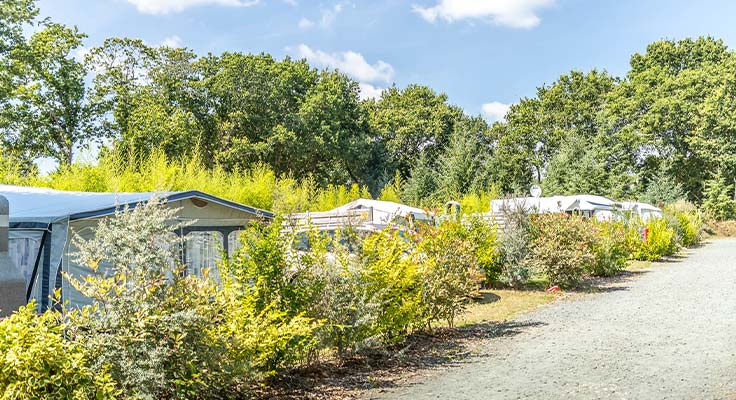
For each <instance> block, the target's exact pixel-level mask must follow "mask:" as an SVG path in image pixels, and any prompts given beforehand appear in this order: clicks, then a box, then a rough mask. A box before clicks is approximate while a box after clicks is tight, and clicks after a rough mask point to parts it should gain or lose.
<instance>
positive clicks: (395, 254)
mask: <svg viewBox="0 0 736 400" xmlns="http://www.w3.org/2000/svg"><path fill="white" fill-rule="evenodd" d="M411 251H412V248H411V245H410V243H409V242H408V241H407V240H406V239H405V238H404V237H402V235H401V234H400V233H399V232H391V231H386V232H378V233H374V234H372V235H370V236H368V237H367V238H366V239H365V240H364V241H363V245H362V249H361V252H360V258H361V262H362V263H363V265H364V267H363V268H364V270H363V278H362V279H363V281H364V282H365V285H366V287H367V289H368V293H369V294H371V295H374V296H377V301H378V302H379V303H380V304H381V310H380V314H379V316H378V320H377V322H376V334H377V335H379V336H380V340H382V341H383V342H385V343H395V342H397V341H401V340H402V339H403V338H404V336H405V335H407V334H408V333H410V332H411V331H412V329H415V328H419V327H421V326H422V325H423V321H424V320H423V314H422V313H423V306H422V297H421V291H420V290H421V286H420V282H421V280H420V279H421V278H420V275H419V273H420V272H419V266H418V265H417V264H416V263H415V260H414V259H413V258H412V257H410V256H409V254H410V252H411Z"/></svg>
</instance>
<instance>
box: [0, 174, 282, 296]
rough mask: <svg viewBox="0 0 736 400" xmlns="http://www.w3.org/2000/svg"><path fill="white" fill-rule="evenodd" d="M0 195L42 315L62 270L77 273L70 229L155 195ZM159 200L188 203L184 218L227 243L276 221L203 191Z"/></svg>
mask: <svg viewBox="0 0 736 400" xmlns="http://www.w3.org/2000/svg"><path fill="white" fill-rule="evenodd" d="M0 195H3V196H5V197H6V198H7V199H8V201H9V203H10V228H11V249H12V251H14V252H15V253H14V254H12V255H11V256H12V257H14V258H13V259H14V260H16V262H17V263H18V264H19V266H20V267H22V268H23V270H24V273H25V274H26V277H27V278H26V279H27V283H28V284H29V289H28V294H29V297H30V298H35V299H37V300H38V303H39V309H42V308H44V307H45V306H47V305H48V295H49V294H51V293H53V291H54V289H55V288H57V287H60V285H61V282H60V279H59V277H60V276H61V274H59V269H60V268H67V269H72V270H73V265H72V264H73V263H70V262H69V260H68V257H67V254H66V252H67V248H68V246H69V230H70V226H72V225H74V224H77V225H78V224H83V223H85V222H92V223H94V219H95V218H99V217H103V216H106V215H111V214H113V213H115V211H116V210H118V209H120V208H121V207H124V206H130V207H135V206H136V205H138V204H140V203H143V202H146V201H148V200H150V199H151V197H152V196H153V195H154V193H150V192H146V193H88V192H66V191H61V190H53V189H47V188H35V187H21V186H12V185H0ZM159 195H161V196H162V197H164V198H165V200H166V201H167V202H169V203H172V202H177V204H178V205H181V204H183V203H182V202H183V201H185V200H188V199H190V200H192V202H191V204H193V205H190V206H189V207H184V209H183V210H182V211H181V212H187V215H188V216H189V218H193V219H195V220H199V221H200V225H202V226H203V227H211V228H213V229H220V230H221V231H222V232H221V233H222V235H221V236H222V237H224V236H226V235H228V234H229V233H231V232H233V231H237V229H238V227H241V228H242V226H244V225H245V223H246V222H245V221H247V220H249V219H252V218H258V217H260V218H272V217H273V214H272V213H270V212H268V211H263V210H259V209H256V208H252V207H249V206H245V205H242V204H238V203H234V202H231V201H228V200H224V199H221V198H218V197H215V196H212V195H208V194H206V193H202V192H198V191H184V192H165V193H159ZM197 200H203V201H201V202H198V201H197ZM186 204H190V202H186ZM197 204H200V205H197ZM208 204H210V205H209V206H208ZM218 207H219V208H218ZM187 210H189V211H187ZM213 213H214V214H213ZM201 217H202V218H201ZM200 218H201V219H200ZM93 225H94V224H93ZM203 229H204V228H203ZM39 240H40V243H38V241H39ZM221 241H222V240H221ZM222 244H224V242H223V243H222ZM224 245H225V246H227V244H224ZM33 249H36V250H35V251H36V253H37V254H36V255H35V256H34V257H33V259H34V261H33V262H31V260H30V253H32V252H33ZM39 249H40V250H39ZM192 251H193V249H192ZM192 251H190V253H191V252H192ZM190 258H192V259H194V255H193V254H192V255H190ZM65 271H66V269H65ZM67 289H68V288H67ZM67 291H69V290H67Z"/></svg>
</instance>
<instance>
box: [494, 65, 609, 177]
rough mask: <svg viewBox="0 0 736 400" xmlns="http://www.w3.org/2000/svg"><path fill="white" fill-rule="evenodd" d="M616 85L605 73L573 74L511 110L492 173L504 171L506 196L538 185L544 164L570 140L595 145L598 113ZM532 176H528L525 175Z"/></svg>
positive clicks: (499, 131) (502, 127)
mask: <svg viewBox="0 0 736 400" xmlns="http://www.w3.org/2000/svg"><path fill="white" fill-rule="evenodd" d="M615 83H616V80H615V79H614V78H612V77H611V76H610V75H608V74H607V73H606V72H599V71H597V70H592V71H590V72H588V73H583V72H580V71H572V72H570V73H569V74H565V75H562V76H560V78H559V79H558V80H557V81H555V82H554V83H553V84H551V85H549V86H542V87H539V88H538V89H537V95H536V96H535V97H533V98H525V99H522V100H521V101H520V102H519V103H518V104H514V105H512V106H511V109H510V110H509V112H508V114H507V115H506V120H507V121H506V123H505V124H500V125H499V126H498V127H496V128H495V129H494V131H495V133H496V135H497V160H496V163H497V164H498V167H497V168H496V170H498V171H501V170H503V171H504V172H503V174H504V175H505V176H502V181H501V183H502V186H503V189H504V190H506V191H512V190H514V189H519V188H526V187H528V185H529V184H531V183H532V180H533V181H535V182H537V183H538V182H541V181H542V178H543V177H544V171H545V169H546V168H547V165H548V163H549V162H550V160H551V159H552V157H554V155H555V154H556V153H557V152H558V150H559V148H560V146H561V145H562V143H563V141H564V140H565V139H566V138H568V137H570V136H573V135H574V136H578V137H580V138H583V139H584V140H593V138H594V137H596V135H597V134H598V132H599V126H600V123H599V120H598V114H599V112H600V111H601V109H602V107H603V105H604V104H605V98H606V95H607V94H608V93H609V92H610V91H611V90H612V89H613V88H614V86H615ZM529 174H531V177H530V176H529Z"/></svg>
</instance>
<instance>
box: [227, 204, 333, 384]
mask: <svg viewBox="0 0 736 400" xmlns="http://www.w3.org/2000/svg"><path fill="white" fill-rule="evenodd" d="M282 226H283V225H282V221H281V220H280V219H276V220H275V221H274V222H272V223H271V224H263V223H259V222H254V223H252V224H251V225H250V226H248V228H247V229H246V230H245V232H243V233H242V234H241V236H240V242H241V244H242V246H241V247H240V248H239V249H238V250H237V251H236V252H235V253H234V254H233V255H232V256H231V257H230V259H228V260H226V261H225V262H224V263H223V270H224V271H225V272H226V273H225V275H227V276H228V279H227V283H228V285H227V288H228V291H227V293H228V294H229V295H230V297H231V298H230V299H227V298H225V299H226V300H227V302H228V304H230V306H231V307H235V308H236V309H237V308H242V309H243V311H242V313H239V312H238V310H232V311H230V314H231V315H232V316H233V318H234V320H233V321H228V323H230V324H235V325H236V326H239V327H241V329H245V330H246V331H247V330H249V329H252V328H251V327H250V324H251V322H250V321H249V320H248V318H249V316H250V315H256V316H258V318H260V319H262V320H265V321H268V325H266V326H264V327H263V328H262V329H264V333H258V332H257V334H259V335H260V334H265V332H272V333H273V334H274V335H276V336H273V335H272V336H271V339H269V345H265V344H264V346H263V347H262V348H255V349H253V350H252V351H253V355H254V356H255V358H256V359H257V361H258V362H257V363H254V364H253V366H254V368H256V369H257V370H258V371H260V373H262V374H266V375H271V374H273V373H275V372H276V371H277V370H279V369H282V368H287V367H291V366H294V365H297V364H298V363H300V362H304V361H305V360H306V359H307V357H308V356H309V354H310V353H312V352H313V351H315V350H316V349H317V343H316V338H315V337H314V330H315V329H317V328H318V327H319V325H321V323H320V322H319V321H316V320H315V319H314V318H312V315H311V314H310V312H313V305H314V304H315V302H316V301H317V300H318V299H319V297H320V296H321V295H322V293H323V291H324V282H323V280H322V279H321V277H320V276H319V274H318V272H317V267H318V266H319V264H320V263H324V254H325V251H326V240H325V239H322V238H320V237H318V236H315V235H310V243H311V245H312V247H311V248H310V250H308V251H300V252H298V251H296V250H294V249H293V244H294V243H295V239H296V233H295V232H289V231H285V230H282ZM243 327H245V328H243ZM253 329H254V328H253ZM246 349H247V347H246ZM246 353H247V352H246Z"/></svg>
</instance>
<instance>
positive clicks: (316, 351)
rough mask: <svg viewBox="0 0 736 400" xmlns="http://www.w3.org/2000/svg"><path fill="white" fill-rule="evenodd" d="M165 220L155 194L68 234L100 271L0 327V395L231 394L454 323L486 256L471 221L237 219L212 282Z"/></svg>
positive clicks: (480, 230)
mask: <svg viewBox="0 0 736 400" xmlns="http://www.w3.org/2000/svg"><path fill="white" fill-rule="evenodd" d="M174 217H175V214H174V211H172V210H170V209H167V208H164V207H160V206H159V205H158V204H157V202H155V201H152V202H149V203H148V205H146V206H145V207H138V208H135V209H134V210H129V211H126V212H121V213H119V214H117V215H116V216H115V217H113V218H109V219H106V220H104V221H102V222H101V223H100V225H99V226H98V229H97V234H96V236H95V238H94V239H89V240H84V239H81V238H75V240H74V247H75V248H77V249H78V252H77V254H76V256H75V258H76V259H77V260H78V261H80V262H82V263H83V264H84V265H87V266H89V268H90V270H91V271H100V270H101V269H102V268H108V269H107V270H106V271H107V273H104V274H90V275H89V276H87V277H85V278H84V279H82V280H78V279H75V278H73V277H70V276H67V277H66V279H68V280H69V282H70V283H71V284H72V285H73V286H74V287H75V288H76V289H77V290H79V291H80V292H81V293H83V294H84V295H85V296H87V297H88V298H90V299H92V300H93V304H92V305H90V306H86V307H83V308H81V309H73V308H69V309H64V310H63V312H56V311H47V312H45V313H44V314H42V315H41V316H40V317H36V316H35V315H34V314H33V313H32V307H33V306H29V307H27V308H24V309H22V310H21V311H20V312H19V313H17V314H15V316H13V317H12V318H9V319H6V320H4V321H2V322H0V351H2V354H5V355H6V356H5V357H4V358H0V372H2V376H1V377H0V384H1V385H2V386H1V387H0V389H1V390H2V391H3V393H4V397H3V398H14V399H31V398H68V399H76V398H82V399H84V398H89V399H92V398H101V399H106V398H124V399H161V398H167V399H177V398H178V399H190V398H222V397H225V398H227V397H237V396H242V395H243V392H247V388H248V387H250V385H252V384H253V383H254V382H257V381H259V380H261V379H263V378H265V377H268V376H271V375H274V374H276V373H277V372H278V371H281V370H283V369H285V368H289V367H292V366H295V365H300V364H304V363H312V362H315V361H317V360H319V359H320V358H324V357H350V356H352V355H354V354H356V353H359V352H366V351H374V350H382V349H389V348H392V346H396V345H398V344H399V343H400V342H401V341H402V340H403V339H404V338H405V337H406V335H409V334H411V333H412V332H415V331H417V330H425V329H432V327H433V326H436V325H438V324H446V325H449V326H452V325H453V324H454V321H455V319H456V317H457V316H458V315H459V314H460V313H461V312H462V311H463V309H464V307H465V304H466V303H467V301H468V300H469V296H471V295H472V294H473V293H474V292H475V291H476V290H477V289H478V287H479V282H480V281H481V280H482V278H483V276H482V274H481V273H480V271H481V270H482V269H483V268H484V267H485V266H487V265H490V264H493V263H495V252H494V251H489V249H491V250H492V249H494V248H495V231H494V230H493V229H491V228H490V227H489V226H488V225H486V224H485V223H483V222H482V221H480V220H478V221H476V220H471V221H466V222H463V223H461V222H457V221H445V222H444V223H442V224H440V225H439V226H436V227H435V226H424V227H420V228H419V230H418V232H416V233H406V232H392V231H383V232H377V233H373V234H370V235H368V236H367V237H360V236H358V235H357V234H356V233H354V232H351V231H349V230H347V231H343V232H338V233H337V234H336V235H335V237H330V236H327V235H323V234H320V232H317V231H306V232H298V231H294V230H290V229H284V228H283V227H284V225H283V224H282V223H281V221H276V222H274V223H271V224H261V223H255V224H253V225H252V226H250V227H248V229H247V230H246V231H245V232H244V233H243V234H242V237H241V246H240V248H239V249H238V250H237V251H236V253H235V254H234V255H233V256H232V257H231V258H229V259H227V260H225V261H224V262H223V263H222V265H221V274H220V275H221V276H222V280H221V282H219V283H215V282H213V281H212V280H211V279H208V277H206V276H205V277H203V278H198V277H195V276H188V275H187V274H185V273H184V269H183V266H180V265H175V263H172V260H175V259H176V252H177V251H178V250H177V249H178V248H179V245H180V244H181V243H180V242H179V239H178V238H176V237H175V235H171V234H168V232H170V231H171V229H180V228H182V226H180V225H176V226H172V225H171V221H175V218H174ZM300 243H308V244H309V245H308V246H306V247H304V246H299V245H298V244H300ZM62 308H65V307H63V305H62Z"/></svg>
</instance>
